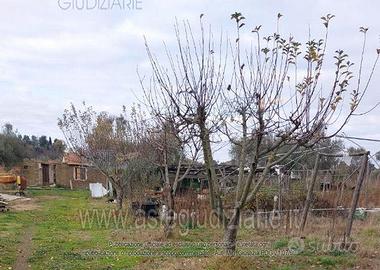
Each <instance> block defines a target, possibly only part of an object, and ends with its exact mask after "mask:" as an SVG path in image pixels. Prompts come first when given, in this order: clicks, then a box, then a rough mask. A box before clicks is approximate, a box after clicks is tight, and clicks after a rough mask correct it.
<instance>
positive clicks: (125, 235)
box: [0, 189, 380, 270]
mask: <svg viewBox="0 0 380 270" xmlns="http://www.w3.org/2000/svg"><path fill="white" fill-rule="evenodd" d="M28 195H29V196H31V197H32V198H33V200H32V202H30V204H33V206H34V207H29V208H28V207H26V208H25V209H21V210H18V211H14V210H13V211H10V212H8V213H2V214H0V269H152V268H153V267H154V268H155V269H210V270H211V269H234V270H237V269H283V270H285V269H357V267H359V269H380V254H379V252H378V250H379V249H380V217H378V216H375V217H371V218H369V219H367V220H366V221H357V222H356V223H355V227H354V239H355V241H358V242H359V243H360V248H359V249H358V251H356V252H338V251H326V250H323V249H322V248H319V249H318V248H317V249H312V247H317V246H318V247H321V245H322V244H323V237H322V236H323V234H322V233H321V231H322V230H323V224H317V223H315V224H312V225H311V226H321V230H320V231H318V229H317V227H312V228H311V229H310V233H309V234H308V237H307V238H306V239H305V246H306V247H305V248H304V249H303V250H302V251H301V252H299V253H296V254H290V255H289V254H284V255H277V256H273V254H278V253H279V252H280V251H288V250H289V249H288V247H289V244H290V242H291V241H293V238H292V237H291V235H290V234H288V235H286V234H284V232H283V231H276V230H272V231H267V230H247V229H242V230H241V231H240V233H239V240H240V241H255V242H268V243H269V246H266V247H265V250H267V251H270V252H271V253H258V254H257V255H256V256H240V257H238V256H237V257H224V256H215V255H213V254H215V252H216V251H217V250H218V248H217V247H214V246H207V245H205V246H203V245H200V246H199V245H198V244H197V243H199V242H202V243H213V242H216V241H220V240H221V239H222V233H223V232H222V231H221V230H218V229H211V228H191V227H190V228H185V227H183V228H178V229H177V230H176V232H175V235H174V237H173V238H172V239H170V240H169V243H171V244H172V245H168V244H166V245H165V246H159V247H157V248H156V249H153V250H154V251H157V254H160V255H161V256H132V255H131V254H134V253H136V252H137V253H139V254H141V253H144V251H146V250H152V245H153V244H154V243H161V242H163V241H164V239H163V238H162V230H161V226H160V224H159V223H158V222H157V221H156V220H153V219H152V220H148V221H146V220H145V222H149V225H150V226H145V227H142V226H141V222H143V220H140V221H133V220H130V219H128V218H126V219H125V220H123V222H124V223H123V224H124V225H125V226H124V228H123V226H121V225H120V226H118V225H117V224H119V223H112V222H110V224H105V223H102V224H99V222H98V220H96V219H95V220H93V222H92V224H91V223H90V222H89V221H90V220H91V219H88V218H89V216H88V215H87V216H86V213H89V215H90V216H91V214H92V213H94V212H92V211H91V209H96V210H97V211H100V212H99V213H100V214H99V215H108V214H109V215H110V217H111V219H110V220H111V221H112V220H113V221H114V220H116V219H115V218H119V216H117V215H115V212H113V208H114V205H111V204H106V203H105V200H94V199H91V198H90V197H89V194H88V191H83V190H78V191H69V190H62V189H50V190H29V191H28ZM89 209H90V212H86V210H89ZM86 218H87V219H86ZM84 222H85V223H84ZM120 224H121V223H120ZM84 225H85V226H84ZM185 229H186V231H187V232H188V233H187V234H183V235H181V234H180V232H181V231H183V230H185ZM124 242H133V243H136V242H137V243H145V245H143V244H142V245H135V246H123V245H121V246H120V245H117V244H115V243H124ZM178 242H185V243H187V244H186V245H185V246H176V245H175V244H178ZM166 243H168V242H166ZM191 243H194V244H193V245H192V244H191ZM251 251H252V249H251ZM157 254H156V255H157ZM162 254H165V255H166V256H162ZM194 254H201V255H202V256H191V255H194ZM169 255H173V256H174V257H171V256H169ZM205 255H206V256H205ZM179 256H181V257H179ZM23 258H24V259H23Z"/></svg>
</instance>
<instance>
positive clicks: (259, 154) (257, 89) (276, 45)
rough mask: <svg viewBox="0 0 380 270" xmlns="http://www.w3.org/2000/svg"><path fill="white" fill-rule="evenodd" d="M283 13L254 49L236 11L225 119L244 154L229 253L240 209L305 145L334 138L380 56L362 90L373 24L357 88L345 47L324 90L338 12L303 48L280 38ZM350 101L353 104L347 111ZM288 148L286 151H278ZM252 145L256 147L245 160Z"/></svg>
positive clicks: (228, 131)
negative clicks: (331, 33) (319, 36)
mask: <svg viewBox="0 0 380 270" xmlns="http://www.w3.org/2000/svg"><path fill="white" fill-rule="evenodd" d="M281 17H282V15H281V14H278V16H277V30H276V32H275V33H274V34H273V35H269V36H266V37H264V38H263V39H262V37H261V36H260V28H261V26H257V27H255V28H254V29H253V30H252V31H251V32H252V34H253V39H254V44H255V46H254V48H253V46H250V47H249V48H243V47H244V43H243V41H242V40H241V38H240V36H241V32H242V31H243V29H244V25H245V18H244V17H243V15H242V14H241V13H234V14H232V16H231V19H232V20H234V21H235V23H236V32H237V38H236V41H235V44H233V45H232V46H231V48H232V51H233V62H234V70H233V75H232V80H231V84H229V85H228V86H227V89H228V90H229V91H226V92H225V98H224V100H227V101H228V102H225V104H226V111H227V115H229V118H226V120H225V124H224V129H223V131H224V134H225V135H226V136H227V137H228V138H229V140H230V142H231V143H232V144H235V145H238V146H239V148H240V149H241V151H240V157H239V177H238V183H237V188H236V194H235V195H236V196H235V206H234V211H233V214H232V216H231V218H230V219H229V224H228V226H227V230H226V234H225V241H226V242H227V248H228V250H229V251H234V250H235V241H236V236H237V231H238V229H237V227H238V225H239V216H240V212H241V210H242V209H243V207H244V206H245V205H246V204H247V203H250V202H252V201H253V200H254V199H255V197H256V194H257V192H258V191H259V189H260V187H261V186H262V185H263V183H264V181H265V180H266V176H267V173H268V172H269V171H270V169H271V168H272V167H273V166H275V165H277V164H280V163H281V162H283V161H284V160H285V159H286V158H288V157H289V156H290V155H292V154H293V153H294V152H295V151H296V150H297V149H299V148H300V147H307V148H309V147H310V148H312V147H313V146H314V145H315V144H317V143H318V142H319V141H321V140H322V139H326V138H331V137H333V136H335V135H336V134H337V133H338V132H339V131H340V130H341V129H342V128H343V127H344V125H346V124H347V122H348V121H349V119H350V117H352V115H354V113H355V111H356V109H357V107H358V105H359V103H360V101H361V100H362V98H363V96H364V94H365V93H366V91H367V89H368V85H369V81H370V80H371V77H372V74H373V72H374V68H375V66H376V63H377V60H378V57H379V56H378V55H377V58H376V61H375V64H374V66H373V68H372V71H371V74H370V75H369V78H368V81H367V82H366V84H365V85H364V87H362V85H361V83H360V81H361V70H362V65H363V61H362V60H363V56H364V50H365V36H366V32H367V29H366V28H361V29H360V31H361V32H363V34H364V43H363V51H362V56H361V57H362V59H361V61H360V67H359V74H358V83H357V85H355V87H354V88H353V90H352V91H351V92H350V93H348V92H349V91H348V88H349V83H350V81H351V80H352V78H353V72H352V65H353V63H352V62H350V61H349V60H348V56H347V54H345V53H344V51H343V50H337V51H336V53H335V56H334V59H335V72H334V79H333V81H332V83H331V87H329V88H327V89H325V88H322V86H321V83H320V81H321V79H320V78H321V75H322V72H323V66H324V62H325V58H326V55H325V53H326V47H327V41H328V29H329V23H330V20H331V19H332V18H333V17H334V16H333V15H330V14H328V15H327V16H324V17H322V21H323V24H324V26H325V36H324V38H323V39H319V40H315V39H311V38H309V40H308V41H307V42H306V44H305V46H304V50H302V44H301V43H300V42H297V41H296V40H295V38H294V37H289V38H286V39H285V38H282V36H281V34H280V33H279V26H278V25H279V21H280V18H281ZM300 68H302V69H304V71H306V72H305V75H304V76H303V77H302V78H298V77H299V73H300V72H298V70H299V69H300ZM299 79H300V81H299ZM347 94H350V97H351V98H350V104H346V103H348V102H344V97H345V96H346V95H347ZM346 105H348V106H347V107H348V108H347V109H345V108H344V107H345V106H346ZM231 119H232V120H231ZM339 121H340V122H339ZM334 125H335V128H334ZM266 136H271V137H272V140H271V143H270V144H267V143H266V142H265V140H264V139H265V137H266ZM250 144H253V145H250ZM285 146H286V148H287V149H288V150H287V151H285V152H282V153H281V154H280V155H279V152H281V150H283V149H284V147H285ZM248 148H250V149H253V151H252V152H251V153H250V155H249V156H250V160H248V161H247V154H248V153H247V149H248ZM259 162H263V163H264V170H263V172H262V173H261V174H257V173H256V170H257V166H258V164H259ZM247 165H248V166H249V168H250V170H249V173H248V174H246V173H244V167H245V166H247Z"/></svg>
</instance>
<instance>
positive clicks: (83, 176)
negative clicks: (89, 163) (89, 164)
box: [74, 167, 87, 181]
mask: <svg viewBox="0 0 380 270" xmlns="http://www.w3.org/2000/svg"><path fill="white" fill-rule="evenodd" d="M74 180H82V181H85V180H87V168H86V167H74Z"/></svg>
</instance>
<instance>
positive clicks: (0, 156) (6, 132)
mask: <svg viewBox="0 0 380 270" xmlns="http://www.w3.org/2000/svg"><path fill="white" fill-rule="evenodd" d="M65 149H66V145H65V143H64V142H63V141H62V140H59V139H54V140H53V139H52V138H51V137H48V136H40V137H38V136H34V135H31V136H29V135H21V134H19V133H18V131H17V130H15V129H14V128H13V126H12V124H5V125H4V126H3V127H2V129H1V132H0V165H1V166H3V167H6V168H11V167H13V166H14V165H16V164H18V163H20V162H22V160H24V159H26V158H32V159H39V160H49V159H61V158H62V157H63V154H64V152H65Z"/></svg>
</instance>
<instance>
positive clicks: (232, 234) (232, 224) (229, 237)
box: [224, 208, 240, 256]
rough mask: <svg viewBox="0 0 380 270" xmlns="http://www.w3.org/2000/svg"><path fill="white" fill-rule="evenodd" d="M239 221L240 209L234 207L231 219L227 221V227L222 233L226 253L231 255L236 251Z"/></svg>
mask: <svg viewBox="0 0 380 270" xmlns="http://www.w3.org/2000/svg"><path fill="white" fill-rule="evenodd" d="M239 221H240V210H239V209H238V208H236V209H235V210H234V212H233V215H232V217H231V219H230V220H229V222H228V225H227V228H226V230H225V233H224V242H225V248H226V254H227V255H229V256H233V255H234V254H235V251H236V238H237V232H238V227H239Z"/></svg>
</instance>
